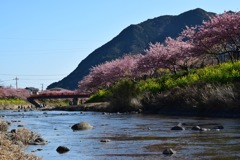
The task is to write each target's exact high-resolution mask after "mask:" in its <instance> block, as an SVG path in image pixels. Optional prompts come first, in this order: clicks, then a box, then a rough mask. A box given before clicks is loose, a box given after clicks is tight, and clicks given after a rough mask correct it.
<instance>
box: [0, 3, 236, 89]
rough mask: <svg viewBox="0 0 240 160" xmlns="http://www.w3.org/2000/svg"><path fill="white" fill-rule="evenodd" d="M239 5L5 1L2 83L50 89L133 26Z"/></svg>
mask: <svg viewBox="0 0 240 160" xmlns="http://www.w3.org/2000/svg"><path fill="white" fill-rule="evenodd" d="M239 7H240V1H239V0H227V1H226V0H0V85H3V86H5V87H9V86H12V87H14V88H15V87H18V88H25V87H35V88H39V89H40V90H42V89H43V90H44V89H46V87H47V86H48V85H50V84H51V83H53V82H57V81H60V80H61V79H63V78H64V77H66V76H67V75H69V74H70V73H71V72H72V71H73V70H74V69H75V68H76V67H77V66H78V64H79V63H80V62H81V61H82V60H83V59H84V58H86V57H87V56H88V55H89V54H90V53H91V52H93V51H94V50H95V49H97V48H99V47H101V46H102V45H104V44H105V43H107V42H109V41H110V40H111V39H113V38H114V37H115V36H117V35H118V34H119V33H120V32H121V31H122V30H123V29H124V28H126V27H128V26H129V25H131V24H138V23H141V22H143V21H145V20H147V19H152V18H155V17H158V16H163V15H178V14H181V13H183V12H186V11H189V10H192V9H196V8H202V9H204V10H205V11H209V12H215V13H218V14H220V13H223V12H224V11H228V10H232V11H239V9H240V8H239ZM16 79H17V80H16Z"/></svg>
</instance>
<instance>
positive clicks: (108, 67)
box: [79, 54, 141, 92]
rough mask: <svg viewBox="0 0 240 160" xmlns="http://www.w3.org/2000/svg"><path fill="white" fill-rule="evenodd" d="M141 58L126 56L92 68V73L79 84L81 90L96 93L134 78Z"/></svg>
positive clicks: (138, 55)
mask: <svg viewBox="0 0 240 160" xmlns="http://www.w3.org/2000/svg"><path fill="white" fill-rule="evenodd" d="M139 57H141V55H140V54H137V55H125V56H124V57H122V58H119V59H116V60H112V61H110V62H105V63H103V64H100V65H97V66H94V67H92V68H91V69H90V73H89V74H88V75H87V76H85V77H84V78H83V80H81V81H80V82H79V89H80V90H82V91H86V90H88V91H89V90H91V92H94V91H96V90H98V89H100V88H102V87H109V86H111V85H112V84H113V83H115V82H117V81H119V80H121V79H123V78H133V77H134V72H133V70H134V67H135V66H136V62H137V60H138V59H139Z"/></svg>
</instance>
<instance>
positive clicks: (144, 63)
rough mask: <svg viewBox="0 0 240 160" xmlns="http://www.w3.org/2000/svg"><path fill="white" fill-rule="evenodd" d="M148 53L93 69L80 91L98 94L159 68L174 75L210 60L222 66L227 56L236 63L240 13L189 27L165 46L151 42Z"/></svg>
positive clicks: (221, 16) (227, 13)
mask: <svg viewBox="0 0 240 160" xmlns="http://www.w3.org/2000/svg"><path fill="white" fill-rule="evenodd" d="M144 53H145V54H136V55H125V56H124V57H122V58H119V59H116V60H112V61H110V62H105V63H103V64H100V65H97V66H94V67H92V68H91V69H90V73H89V74H88V75H87V76H85V77H84V78H83V80H81V81H80V82H79V89H80V90H81V91H86V90H87V91H91V92H95V91H97V90H98V89H99V88H104V87H108V86H111V85H112V84H114V83H115V82H117V81H119V80H121V79H123V78H139V77H142V76H145V75H154V74H156V73H157V71H158V70H159V69H163V70H166V69H168V70H169V71H170V72H172V73H176V72H177V71H179V70H187V71H188V70H189V69H190V68H192V67H200V66H201V65H203V64H204V62H205V60H209V59H215V60H216V62H217V63H220V62H221V61H223V60H225V58H226V57H227V58H228V59H229V60H231V61H232V63H234V62H235V61H237V60H238V58H239V53H240V13H239V12H225V13H223V14H219V15H216V16H214V17H210V19H209V20H208V21H204V22H203V24H202V25H199V26H194V27H186V29H185V30H183V31H182V33H181V34H180V35H179V37H177V38H176V39H173V38H170V37H168V38H166V40H165V42H164V43H162V44H161V43H158V42H157V43H155V44H152V43H150V44H149V48H148V49H147V50H145V51H144ZM200 64H201V65H200Z"/></svg>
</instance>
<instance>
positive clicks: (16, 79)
mask: <svg viewBox="0 0 240 160" xmlns="http://www.w3.org/2000/svg"><path fill="white" fill-rule="evenodd" d="M13 80H15V81H16V89H17V88H18V80H19V79H18V78H17V77H16V78H14V79H13Z"/></svg>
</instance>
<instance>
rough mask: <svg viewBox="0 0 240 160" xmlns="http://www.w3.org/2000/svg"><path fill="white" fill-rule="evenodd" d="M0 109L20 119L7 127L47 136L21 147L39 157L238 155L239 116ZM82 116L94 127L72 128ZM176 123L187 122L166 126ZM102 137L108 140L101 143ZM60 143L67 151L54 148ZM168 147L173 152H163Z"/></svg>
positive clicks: (135, 159) (130, 159)
mask: <svg viewBox="0 0 240 160" xmlns="http://www.w3.org/2000/svg"><path fill="white" fill-rule="evenodd" d="M0 114H1V115H5V116H6V117H5V118H1V119H5V120H8V121H11V120H17V121H20V122H13V123H12V125H11V127H10V129H13V128H17V126H18V125H19V124H21V125H24V127H25V128H28V129H30V130H32V131H34V132H36V133H38V134H40V135H41V136H42V137H43V138H44V139H45V140H47V141H49V143H48V144H47V145H43V146H39V145H38V146H29V147H27V148H26V152H28V153H31V152H32V153H34V154H35V155H37V156H40V157H42V158H43V160H69V159H71V160H79V159H81V160H92V159H93V160H94V159H98V160H113V159H116V160H121V159H124V160H125V159H126V160H141V159H148V160H151V159H172V160H175V159H176V160H178V159H182V160H184V159H187V160H188V159H229V160H233V159H240V152H239V151H240V132H239V130H240V119H223V118H201V117H178V116H163V115H142V114H131V115H124V114H107V115H105V114H102V113H95V112H82V113H81V112H64V111H48V112H47V113H44V112H43V111H29V112H14V111H0ZM82 121H86V122H89V123H90V124H91V125H92V126H94V128H93V129H92V130H85V131H76V132H73V131H72V130H71V126H72V125H74V124H75V123H79V122H82ZM178 123H186V126H185V127H186V130H184V131H172V130H171V127H173V126H175V125H177V124H178ZM193 125H202V126H203V127H206V128H213V127H214V126H216V125H223V126H224V129H223V130H220V131H217V130H213V129H211V130H210V131H205V132H200V131H192V130H191V127H192V126H193ZM104 138H107V139H110V140H111V141H110V142H107V143H104V142H100V140H101V139H104ZM60 145H62V146H66V147H68V148H69V149H70V151H69V152H67V153H64V154H59V153H57V152H56V149H57V147H58V146H60ZM167 147H171V148H172V149H174V150H175V151H176V152H177V153H176V154H174V155H172V156H165V155H163V154H162V151H163V150H164V149H165V148H167ZM38 149H41V150H40V151H37V150H38Z"/></svg>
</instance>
